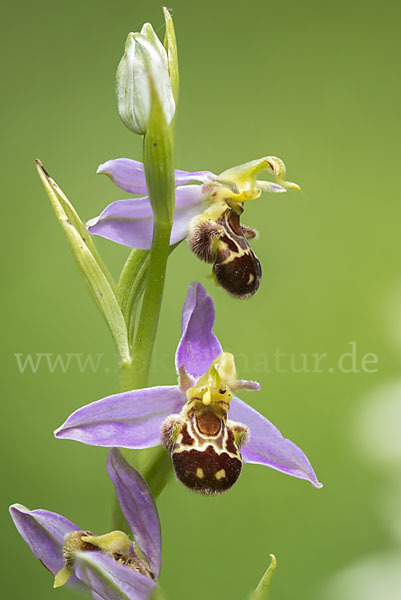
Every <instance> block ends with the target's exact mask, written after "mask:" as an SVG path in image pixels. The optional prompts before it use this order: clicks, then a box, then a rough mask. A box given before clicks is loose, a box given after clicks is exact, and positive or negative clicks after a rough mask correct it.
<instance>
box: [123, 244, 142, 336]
mask: <svg viewBox="0 0 401 600" xmlns="http://www.w3.org/2000/svg"><path fill="white" fill-rule="evenodd" d="M149 257H150V252H149V250H137V249H135V248H134V250H132V252H131V253H130V255H129V256H128V259H127V261H126V263H125V265H124V267H123V270H122V271H121V275H120V279H119V281H118V286H117V297H118V301H119V304H120V306H121V311H122V313H123V315H124V319H125V322H126V324H127V329H128V332H129V339H130V345H131V340H132V332H133V330H134V323H135V313H136V309H137V307H138V303H139V300H140V298H141V296H142V293H143V290H144V286H145V282H146V274H147V272H148V266H149Z"/></svg>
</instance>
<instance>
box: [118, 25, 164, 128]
mask: <svg viewBox="0 0 401 600" xmlns="http://www.w3.org/2000/svg"><path fill="white" fill-rule="evenodd" d="M116 94H117V104H118V113H119V115H120V117H121V120H122V121H123V123H124V124H125V125H126V126H127V127H128V129H130V130H131V131H133V132H134V133H139V134H142V135H143V134H145V133H146V131H147V128H148V123H149V116H150V112H151V108H152V98H154V94H156V95H157V98H158V101H159V103H160V105H161V107H162V109H163V113H164V116H165V119H166V122H167V124H170V123H171V121H172V119H173V117H174V113H175V102H174V96H173V92H172V88H171V83H170V77H169V71H168V60H167V53H166V50H165V49H164V46H163V45H162V43H161V42H160V40H159V39H158V37H157V35H156V34H155V32H154V30H153V28H152V26H151V25H150V23H145V25H144V26H143V28H142V31H141V33H130V34H128V37H127V41H126V43H125V52H124V56H123V57H122V59H121V61H120V64H119V66H118V69H117V77H116Z"/></svg>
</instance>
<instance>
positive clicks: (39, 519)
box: [9, 504, 79, 585]
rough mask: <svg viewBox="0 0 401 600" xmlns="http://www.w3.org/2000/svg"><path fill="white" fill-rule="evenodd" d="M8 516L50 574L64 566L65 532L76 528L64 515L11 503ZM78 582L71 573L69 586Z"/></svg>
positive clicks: (54, 573) (77, 528)
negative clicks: (9, 515)
mask: <svg viewBox="0 0 401 600" xmlns="http://www.w3.org/2000/svg"><path fill="white" fill-rule="evenodd" d="M9 510H10V514H11V518H12V520H13V521H14V525H15V526H16V528H17V529H18V532H19V533H20V535H21V537H22V538H23V539H24V540H25V542H26V543H27V544H28V546H29V547H30V549H31V550H32V552H33V553H34V555H35V556H36V558H37V559H38V560H40V562H41V563H42V564H43V565H44V566H45V567H46V569H48V571H50V572H51V573H52V574H53V575H56V573H57V572H58V571H59V570H60V569H61V568H62V566H63V544H64V537H65V536H66V535H67V533H71V532H72V531H77V530H79V527H77V526H76V525H74V523H71V521H69V520H68V519H66V518H65V517H63V516H61V515H59V514H57V513H53V512H50V511H48V510H42V509H39V510H29V509H28V508H26V507H25V506H22V504H13V505H12V506H10V509H9ZM74 584H75V585H79V582H78V581H77V580H76V578H75V577H74V575H72V576H71V577H70V579H69V580H68V585H74Z"/></svg>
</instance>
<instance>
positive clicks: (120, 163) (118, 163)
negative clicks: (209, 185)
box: [96, 158, 215, 195]
mask: <svg viewBox="0 0 401 600" xmlns="http://www.w3.org/2000/svg"><path fill="white" fill-rule="evenodd" d="M96 172H97V173H100V174H101V173H104V174H105V175H108V176H109V177H110V179H111V180H112V182H113V183H115V184H116V185H118V187H119V188H121V189H122V190H125V191H126V192H129V193H130V194H139V195H141V194H147V192H148V188H147V186H146V179H145V170H144V166H143V163H141V162H139V161H137V160H132V159H130V158H116V159H114V160H108V161H107V162H105V163H103V164H101V165H99V167H98V169H97V171H96ZM213 177H215V175H214V174H213V173H211V172H210V171H180V170H179V169H177V170H176V171H175V185H176V186H180V185H186V184H187V183H193V182H195V181H199V182H201V183H205V182H206V181H208V180H209V179H211V178H213Z"/></svg>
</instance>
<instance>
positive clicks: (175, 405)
mask: <svg viewBox="0 0 401 600" xmlns="http://www.w3.org/2000/svg"><path fill="white" fill-rule="evenodd" d="M185 400H186V398H185V394H183V393H182V392H180V391H179V390H178V388H177V386H160V387H153V388H144V389H141V390H132V391H130V392H123V393H122V394H114V395H113V396H107V397H106V398H102V399H101V400H98V401H97V402H92V404H87V405H86V406H83V407H82V408H79V409H78V410H76V411H75V412H74V413H72V415H70V416H69V417H68V419H67V420H66V422H65V423H64V424H63V425H62V426H61V427H59V428H58V429H57V430H56V431H55V432H54V435H55V436H56V437H57V438H62V439H69V440H75V441H77V442H82V443H83V444H88V445H90V446H106V447H112V446H120V447H123V448H150V447H152V446H157V445H158V444H160V428H161V426H162V423H163V421H164V420H165V419H166V418H167V417H168V416H169V415H171V414H173V413H177V412H180V410H181V408H182V407H183V405H184V403H185Z"/></svg>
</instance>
